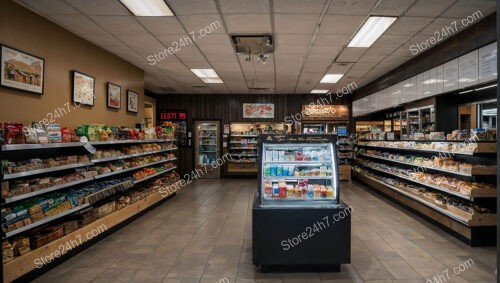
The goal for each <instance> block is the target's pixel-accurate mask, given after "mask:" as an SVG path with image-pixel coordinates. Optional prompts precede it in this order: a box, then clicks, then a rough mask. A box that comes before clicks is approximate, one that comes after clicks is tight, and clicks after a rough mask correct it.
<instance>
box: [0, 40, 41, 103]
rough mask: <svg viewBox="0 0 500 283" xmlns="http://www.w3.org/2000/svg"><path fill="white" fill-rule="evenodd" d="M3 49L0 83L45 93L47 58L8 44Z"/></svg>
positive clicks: (2, 46) (14, 87) (9, 86)
mask: <svg viewBox="0 0 500 283" xmlns="http://www.w3.org/2000/svg"><path fill="white" fill-rule="evenodd" d="M1 49H2V50H1V71H0V75H1V79H0V85H1V86H3V87H8V88H12V89H18V90H23V91H27V92H32V93H36V94H43V79H44V67H45V60H44V59H42V58H40V57H36V56H34V55H31V54H28V53H26V52H23V51H21V50H18V49H15V48H12V47H9V46H6V45H1Z"/></svg>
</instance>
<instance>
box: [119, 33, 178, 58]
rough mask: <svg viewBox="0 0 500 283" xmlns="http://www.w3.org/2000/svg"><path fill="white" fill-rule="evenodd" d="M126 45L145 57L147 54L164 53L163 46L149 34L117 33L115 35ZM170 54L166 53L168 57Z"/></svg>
mask: <svg viewBox="0 0 500 283" xmlns="http://www.w3.org/2000/svg"><path fill="white" fill-rule="evenodd" d="M117 37H118V38H119V39H120V40H121V41H123V43H125V44H126V45H127V46H128V47H130V48H132V49H133V50H134V51H135V52H137V53H138V54H139V55H141V56H144V57H145V58H147V57H148V56H150V55H152V56H154V55H155V54H158V53H164V51H165V49H166V48H165V46H163V44H161V43H160V42H159V41H158V40H157V39H156V38H155V37H153V36H152V35H150V34H142V35H139V34H136V35H119V36H117ZM169 56H170V57H171V56H172V55H170V54H169V55H168V56H167V58H168V57H169Z"/></svg>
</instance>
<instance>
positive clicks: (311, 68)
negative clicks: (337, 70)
mask: <svg viewBox="0 0 500 283" xmlns="http://www.w3.org/2000/svg"><path fill="white" fill-rule="evenodd" d="M328 66H330V62H328V61H323V62H322V61H314V62H313V61H309V60H308V61H307V62H306V64H305V65H304V68H303V69H302V72H305V73H309V74H320V75H324V74H325V72H326V69H327V68H328Z"/></svg>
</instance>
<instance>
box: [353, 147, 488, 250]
mask: <svg viewBox="0 0 500 283" xmlns="http://www.w3.org/2000/svg"><path fill="white" fill-rule="evenodd" d="M445 149H447V150H445ZM495 157H496V143H495V142H492V141H476V142H475V143H474V142H470V143H469V142H467V143H464V142H463V141H406V140H404V141H401V140H398V141H359V142H358V143H357V149H356V163H357V167H356V168H354V169H353V176H354V177H355V178H356V179H358V180H360V181H361V182H363V183H366V184H367V185H369V186H370V187H372V188H374V189H375V190H377V191H378V192H381V193H383V194H385V195H388V196H389V197H391V198H392V199H394V200H396V201H397V202H399V203H401V204H403V205H404V206H407V207H408V208H410V209H412V210H413V211H416V212H417V213H419V214H423V215H424V216H426V217H427V218H429V219H431V220H433V221H434V222H436V223H438V225H439V226H441V227H443V228H445V229H446V230H448V231H451V232H452V234H454V235H456V236H458V238H460V239H461V240H463V241H464V242H466V243H468V244H470V245H471V246H483V245H492V244H494V242H495V237H494V231H495V229H496V213H495V212H496V208H495V198H496V194H497V193H496V189H495V187H496V178H495V177H496V159H495ZM450 168H452V169H450ZM472 206H475V207H480V208H477V209H476V208H473V209H472V208H470V209H469V210H471V211H476V212H467V211H468V210H467V211H466V210H465V207H472ZM459 207H460V208H459ZM478 209H480V210H478ZM485 211H489V212H485Z"/></svg>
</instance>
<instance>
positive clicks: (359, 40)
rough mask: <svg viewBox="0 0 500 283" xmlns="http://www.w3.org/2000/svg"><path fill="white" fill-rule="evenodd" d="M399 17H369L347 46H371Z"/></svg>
mask: <svg viewBox="0 0 500 283" xmlns="http://www.w3.org/2000/svg"><path fill="white" fill-rule="evenodd" d="M396 19H397V17H375V16H372V17H369V18H368V20H366V22H365V23H364V24H363V26H362V27H361V29H359V31H358V33H356V35H355V36H354V38H353V39H352V40H351V42H349V44H348V45H347V47H370V46H372V44H373V43H374V42H375V41H377V39H378V38H379V37H380V36H381V35H382V34H383V33H384V32H385V31H386V30H387V29H388V28H389V27H390V26H391V25H392V24H393V23H394V21H395V20H396Z"/></svg>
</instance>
